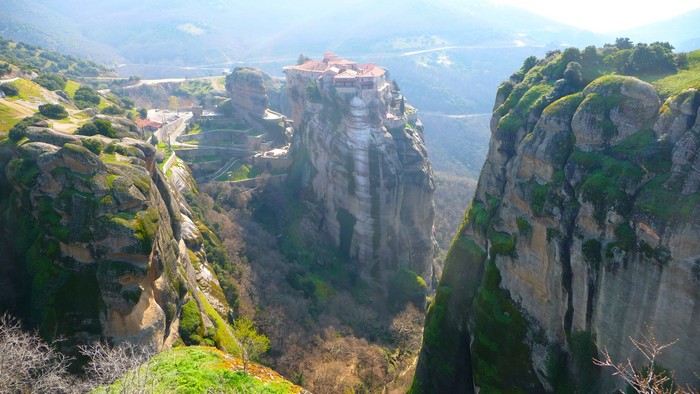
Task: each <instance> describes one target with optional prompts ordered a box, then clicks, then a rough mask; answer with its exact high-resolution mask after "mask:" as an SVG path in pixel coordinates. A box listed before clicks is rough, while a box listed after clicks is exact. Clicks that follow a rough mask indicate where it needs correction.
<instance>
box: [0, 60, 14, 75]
mask: <svg viewBox="0 0 700 394" xmlns="http://www.w3.org/2000/svg"><path fill="white" fill-rule="evenodd" d="M11 72H12V68H11V67H10V65H9V64H7V63H3V64H0V76H3V75H5V74H9V73H11Z"/></svg>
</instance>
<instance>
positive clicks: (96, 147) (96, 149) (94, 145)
mask: <svg viewBox="0 0 700 394" xmlns="http://www.w3.org/2000/svg"><path fill="white" fill-rule="evenodd" d="M83 146H85V147H86V148H88V150H89V151H90V152H92V153H94V154H96V155H99V154H100V152H102V143H101V142H100V141H98V140H93V139H85V140H83Z"/></svg>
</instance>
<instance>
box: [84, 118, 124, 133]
mask: <svg viewBox="0 0 700 394" xmlns="http://www.w3.org/2000/svg"><path fill="white" fill-rule="evenodd" d="M77 133H78V134H79V135H87V136H92V135H96V134H101V135H104V136H105V137H109V138H114V137H116V136H117V132H116V131H115V130H114V128H113V127H112V124H111V123H110V122H109V121H108V120H104V119H95V120H93V121H92V122H90V123H86V124H84V125H82V126H80V127H79V128H78V130H77Z"/></svg>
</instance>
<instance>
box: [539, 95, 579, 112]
mask: <svg viewBox="0 0 700 394" xmlns="http://www.w3.org/2000/svg"><path fill="white" fill-rule="evenodd" d="M583 98H584V95H583V93H581V92H578V93H575V94H570V95H568V96H564V97H562V98H560V99H559V100H556V101H554V102H553V103H551V104H549V105H548V106H547V107H546V108H545V109H544V111H543V112H542V113H543V114H545V115H553V114H565V115H567V116H569V117H571V116H573V115H574V112H576V109H577V108H578V106H579V105H581V103H582V102H583Z"/></svg>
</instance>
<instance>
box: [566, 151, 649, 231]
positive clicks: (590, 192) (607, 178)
mask: <svg viewBox="0 0 700 394" xmlns="http://www.w3.org/2000/svg"><path fill="white" fill-rule="evenodd" d="M569 161H570V162H573V163H575V164H576V165H577V166H580V167H581V168H583V169H584V170H585V171H586V172H587V173H588V174H589V175H588V176H586V177H585V178H584V181H583V182H582V184H581V185H580V189H579V191H580V193H581V197H582V199H583V201H587V202H590V203H592V204H593V207H594V217H595V219H596V221H597V222H598V223H599V224H600V225H602V224H603V223H604V221H605V216H606V215H607V211H608V210H610V209H615V210H616V211H617V212H618V213H620V214H621V215H622V216H624V217H626V216H627V215H629V213H630V212H631V209H632V197H631V196H629V195H628V194H627V192H626V190H634V189H635V188H636V187H637V185H638V184H639V183H640V182H641V181H642V179H643V177H644V172H643V170H642V169H641V168H639V167H638V166H636V165H635V164H634V163H632V162H630V161H628V160H618V159H615V158H613V157H610V156H608V155H607V154H605V153H602V152H581V151H574V153H572V154H571V156H570V157H569Z"/></svg>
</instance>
